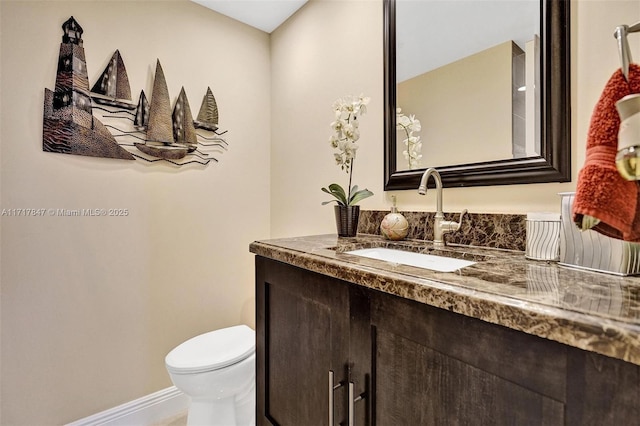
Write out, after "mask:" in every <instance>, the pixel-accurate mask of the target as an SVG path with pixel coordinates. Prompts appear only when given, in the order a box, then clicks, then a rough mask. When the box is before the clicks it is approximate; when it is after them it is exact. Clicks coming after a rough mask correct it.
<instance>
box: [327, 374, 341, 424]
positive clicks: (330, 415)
mask: <svg viewBox="0 0 640 426" xmlns="http://www.w3.org/2000/svg"><path fill="white" fill-rule="evenodd" d="M343 384H344V383H342V382H340V383H338V384H337V385H334V384H333V371H332V370H329V426H333V417H334V413H333V391H335V390H336V389H338V388H339V387H341V386H342V385H343Z"/></svg>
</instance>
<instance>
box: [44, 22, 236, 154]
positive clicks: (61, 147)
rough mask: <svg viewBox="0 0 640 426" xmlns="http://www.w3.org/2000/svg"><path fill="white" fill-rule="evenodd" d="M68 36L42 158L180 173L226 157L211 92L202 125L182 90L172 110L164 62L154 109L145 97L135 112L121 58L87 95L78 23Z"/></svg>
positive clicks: (47, 113)
mask: <svg viewBox="0 0 640 426" xmlns="http://www.w3.org/2000/svg"><path fill="white" fill-rule="evenodd" d="M62 29H63V32H64V34H63V36H62V43H61V44H60V54H59V60H58V69H57V73H56V85H55V90H54V91H53V92H52V91H51V90H48V89H45V96H44V122H43V136H42V149H43V151H46V152H56V153H62V154H75V155H87V156H94V157H107V158H119V159H126V160H135V159H136V158H138V159H141V160H145V161H147V162H157V161H165V162H169V163H172V164H175V165H178V166H182V165H185V164H190V163H197V164H201V165H207V164H209V162H211V161H215V162H217V161H218V160H217V159H216V158H214V157H213V155H212V154H214V153H216V152H218V153H222V152H224V150H226V149H227V146H228V144H227V142H226V141H225V140H224V139H223V138H222V137H221V135H223V134H224V133H226V131H220V129H219V127H218V106H217V104H216V100H215V98H214V96H213V93H212V92H211V88H207V91H206V93H205V95H204V98H203V100H202V105H201V107H200V111H199V113H198V116H197V119H196V120H194V119H193V116H192V114H191V107H190V106H189V101H188V99H187V95H186V93H185V90H184V87H183V88H182V89H181V91H180V94H179V95H178V98H177V100H176V102H175V104H174V107H173V110H172V109H171V100H170V96H169V90H168V88H167V83H166V80H165V77H164V72H163V70H162V66H161V65H160V61H159V60H158V61H157V63H156V71H155V77H154V81H153V91H152V93H151V101H148V100H147V97H146V95H145V93H144V90H141V91H140V96H139V98H138V103H137V104H135V103H133V102H132V100H131V88H130V86H129V77H128V75H127V70H126V68H125V65H124V60H123V59H122V56H121V55H120V51H119V50H116V51H115V53H114V54H113V56H112V57H111V60H110V61H109V63H108V64H107V66H106V68H105V70H104V71H103V72H102V74H101V75H100V77H99V78H98V80H97V81H96V82H95V84H94V85H93V87H92V88H91V91H89V78H88V75H87V67H86V63H85V56H84V48H83V47H82V32H83V30H82V27H81V26H80V25H79V24H78V22H77V21H76V20H75V19H74V18H73V16H72V17H71V18H69V19H68V20H67V21H66V22H65V23H64V24H63V25H62ZM196 129H198V131H196Z"/></svg>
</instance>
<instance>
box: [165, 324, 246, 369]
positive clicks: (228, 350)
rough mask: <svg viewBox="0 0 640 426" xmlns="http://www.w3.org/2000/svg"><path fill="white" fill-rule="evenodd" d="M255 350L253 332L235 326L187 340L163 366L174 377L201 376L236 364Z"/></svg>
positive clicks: (240, 326) (169, 355)
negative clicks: (175, 375) (199, 374)
mask: <svg viewBox="0 0 640 426" xmlns="http://www.w3.org/2000/svg"><path fill="white" fill-rule="evenodd" d="M255 350H256V339H255V332H254V331H253V330H252V329H251V328H249V327H247V326H246V325H237V326H234V327H228V328H223V329H220V330H215V331H211V332H209V333H204V334H201V335H199V336H195V337H193V338H191V339H189V340H187V341H186V342H184V343H182V344H180V345H179V346H177V347H175V348H174V349H173V350H172V351H171V352H169V354H168V355H167V356H166V358H165V364H166V366H167V370H169V371H170V372H172V373H176V374H193V373H202V372H207V371H214V370H219V369H221V368H225V367H228V366H230V365H233V364H236V363H238V362H240V361H242V360H244V359H246V358H248V357H249V356H251V355H252V354H253V353H255Z"/></svg>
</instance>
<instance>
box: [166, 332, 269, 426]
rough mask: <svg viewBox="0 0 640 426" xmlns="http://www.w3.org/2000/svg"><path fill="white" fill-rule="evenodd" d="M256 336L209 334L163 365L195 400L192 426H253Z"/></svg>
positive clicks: (186, 345)
mask: <svg viewBox="0 0 640 426" xmlns="http://www.w3.org/2000/svg"><path fill="white" fill-rule="evenodd" d="M255 351H256V337H255V332H254V331H253V330H252V329H251V328H249V327H247V326H246V325H238V326H234V327H229V328H223V329H220V330H215V331H211V332H209V333H205V334H201V335H199V336H196V337H193V338H191V339H189V340H187V341H186V342H184V343H182V344H181V345H179V346H177V347H176V348H175V349H173V350H172V351H171V352H169V354H168V355H167V356H166V358H165V364H166V366H167V371H168V372H169V376H171V381H172V382H173V384H174V385H175V386H176V387H177V388H178V389H180V390H181V391H182V392H184V393H185V394H186V395H188V396H189V397H190V398H191V405H190V406H189V415H188V417H187V424H188V425H189V426H195V425H207V426H253V425H255V405H256V404H255V402H256V395H255V377H256V371H255V361H256V355H255Z"/></svg>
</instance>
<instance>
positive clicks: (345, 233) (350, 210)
mask: <svg viewBox="0 0 640 426" xmlns="http://www.w3.org/2000/svg"><path fill="white" fill-rule="evenodd" d="M334 210H335V213H336V228H337V230H338V236H340V237H355V236H356V234H357V233H358V219H360V206H335V207H334Z"/></svg>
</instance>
